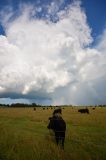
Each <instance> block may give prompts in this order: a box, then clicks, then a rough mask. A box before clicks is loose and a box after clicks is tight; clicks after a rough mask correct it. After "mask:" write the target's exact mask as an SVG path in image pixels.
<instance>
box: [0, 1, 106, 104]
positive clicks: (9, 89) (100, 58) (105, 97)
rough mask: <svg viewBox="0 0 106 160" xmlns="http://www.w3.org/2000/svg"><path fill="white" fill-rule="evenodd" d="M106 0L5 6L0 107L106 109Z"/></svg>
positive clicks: (1, 5) (0, 14)
mask: <svg viewBox="0 0 106 160" xmlns="http://www.w3.org/2000/svg"><path fill="white" fill-rule="evenodd" d="M105 44H106V1H105V0H89V1H88V0H0V103H5V104H8V103H9V104H11V103H34V102H35V103H38V104H43V105H64V104H67V105H68V104H72V105H98V104H106V73H105V72H106V45H105Z"/></svg>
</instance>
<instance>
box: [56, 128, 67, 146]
mask: <svg viewBox="0 0 106 160" xmlns="http://www.w3.org/2000/svg"><path fill="white" fill-rule="evenodd" d="M55 139H56V143H57V145H58V144H59V143H61V145H62V148H63V149H64V141H65V132H64V131H56V132H55Z"/></svg>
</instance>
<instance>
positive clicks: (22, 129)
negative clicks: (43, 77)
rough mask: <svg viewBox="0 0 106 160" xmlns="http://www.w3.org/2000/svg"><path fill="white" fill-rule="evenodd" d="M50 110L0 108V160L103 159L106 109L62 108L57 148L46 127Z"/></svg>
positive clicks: (105, 136)
mask: <svg viewBox="0 0 106 160" xmlns="http://www.w3.org/2000/svg"><path fill="white" fill-rule="evenodd" d="M52 112H53V110H51V109H48V110H43V109H42V108H39V109H37V110H36V111H34V110H33V108H5V109H4V108H1V109H0V160H35V159H36V160H60V159H61V160H77V159H79V160H105V157H106V151H105V149H106V118H105V117H106V108H96V109H95V110H92V109H90V114H80V113H78V108H77V107H76V108H73V109H72V108H71V107H70V108H69V107H68V108H65V109H64V110H63V117H64V119H65V121H66V123H67V131H66V142H65V150H64V151H63V150H61V149H60V148H59V147H57V146H56V145H55V143H54V141H53V140H52V138H51V137H50V135H49V131H48V129H47V124H48V117H49V116H51V114H52Z"/></svg>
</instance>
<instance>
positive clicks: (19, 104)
mask: <svg viewBox="0 0 106 160" xmlns="http://www.w3.org/2000/svg"><path fill="white" fill-rule="evenodd" d="M0 107H10V108H12V107H14V108H15V107H19V108H21V107H43V108H45V107H48V108H49V107H106V104H103V105H92V106H91V105H90V106H73V105H58V106H55V105H49V106H45V105H39V104H36V103H32V104H25V103H12V104H0Z"/></svg>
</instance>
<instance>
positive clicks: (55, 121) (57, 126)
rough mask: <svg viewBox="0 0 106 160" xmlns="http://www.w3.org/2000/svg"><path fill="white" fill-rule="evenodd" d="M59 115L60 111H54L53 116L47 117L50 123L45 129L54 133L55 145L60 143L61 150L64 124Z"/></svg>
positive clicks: (63, 139)
mask: <svg viewBox="0 0 106 160" xmlns="http://www.w3.org/2000/svg"><path fill="white" fill-rule="evenodd" d="M61 113H62V111H61V109H56V110H54V112H53V116H52V117H49V120H50V122H49V124H48V126H47V128H48V129H52V130H53V131H54V134H55V140H56V143H57V145H58V144H59V142H60V143H61V144H62V148H63V149H64V141H65V131H66V123H65V121H64V120H63V118H62V117H61Z"/></svg>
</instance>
